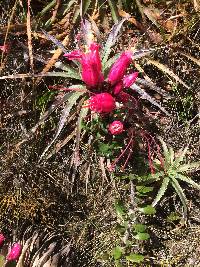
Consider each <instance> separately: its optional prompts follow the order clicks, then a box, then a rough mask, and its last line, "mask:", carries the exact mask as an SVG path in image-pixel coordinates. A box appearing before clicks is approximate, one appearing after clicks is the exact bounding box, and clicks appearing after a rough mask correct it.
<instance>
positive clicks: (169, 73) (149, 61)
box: [147, 59, 190, 89]
mask: <svg viewBox="0 0 200 267" xmlns="http://www.w3.org/2000/svg"><path fill="white" fill-rule="evenodd" d="M147 63H148V64H152V65H154V66H155V67H157V68H158V69H160V70H161V71H162V72H164V73H166V74H168V75H169V76H170V77H171V78H173V79H175V80H176V82H179V83H180V84H182V85H183V86H185V87H186V88H187V89H190V87H189V86H188V85H187V84H186V83H185V82H184V81H182V80H181V79H180V78H179V77H178V75H176V74H175V73H174V72H173V71H172V70H170V69H169V68H168V67H166V66H165V65H163V64H162V63H160V62H158V61H156V60H153V59H147Z"/></svg>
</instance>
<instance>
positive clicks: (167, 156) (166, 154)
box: [158, 136, 171, 169]
mask: <svg viewBox="0 0 200 267" xmlns="http://www.w3.org/2000/svg"><path fill="white" fill-rule="evenodd" d="M158 139H159V141H160V142H161V144H162V148H163V155H164V158H165V162H164V165H165V168H166V169H167V168H168V167H169V166H170V162H171V157H170V153H169V149H168V147H167V144H166V143H165V142H164V140H163V139H162V138H161V137H160V136H159V137H158Z"/></svg>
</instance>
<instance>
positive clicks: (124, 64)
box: [108, 52, 132, 85]
mask: <svg viewBox="0 0 200 267" xmlns="http://www.w3.org/2000/svg"><path fill="white" fill-rule="evenodd" d="M131 60H132V53H131V52H124V53H122V54H121V56H120V57H119V58H118V59H117V61H116V62H115V63H114V64H113V66H112V68H111V70H110V72H109V74H108V81H109V82H110V83H111V84H112V85H113V84H115V83H117V82H119V81H120V80H122V78H123V76H124V74H125V72H126V70H127V68H128V67H129V65H130V63H131Z"/></svg>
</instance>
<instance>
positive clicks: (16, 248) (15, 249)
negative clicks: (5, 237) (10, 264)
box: [6, 243, 22, 261]
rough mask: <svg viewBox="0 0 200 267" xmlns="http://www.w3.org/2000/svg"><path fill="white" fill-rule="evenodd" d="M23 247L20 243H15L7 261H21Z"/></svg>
mask: <svg viewBox="0 0 200 267" xmlns="http://www.w3.org/2000/svg"><path fill="white" fill-rule="evenodd" d="M21 250H22V247H21V245H20V244H19V243H15V244H14V245H13V246H12V247H11V250H10V252H9V253H8V255H7V257H6V259H7V261H15V260H18V259H19V256H20V254H21Z"/></svg>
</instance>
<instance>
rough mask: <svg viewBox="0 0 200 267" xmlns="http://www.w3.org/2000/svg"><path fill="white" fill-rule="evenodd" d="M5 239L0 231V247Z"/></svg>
mask: <svg viewBox="0 0 200 267" xmlns="http://www.w3.org/2000/svg"><path fill="white" fill-rule="evenodd" d="M5 239H6V238H5V236H4V235H3V234H2V233H0V247H1V246H2V245H3V242H4V240H5Z"/></svg>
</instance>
